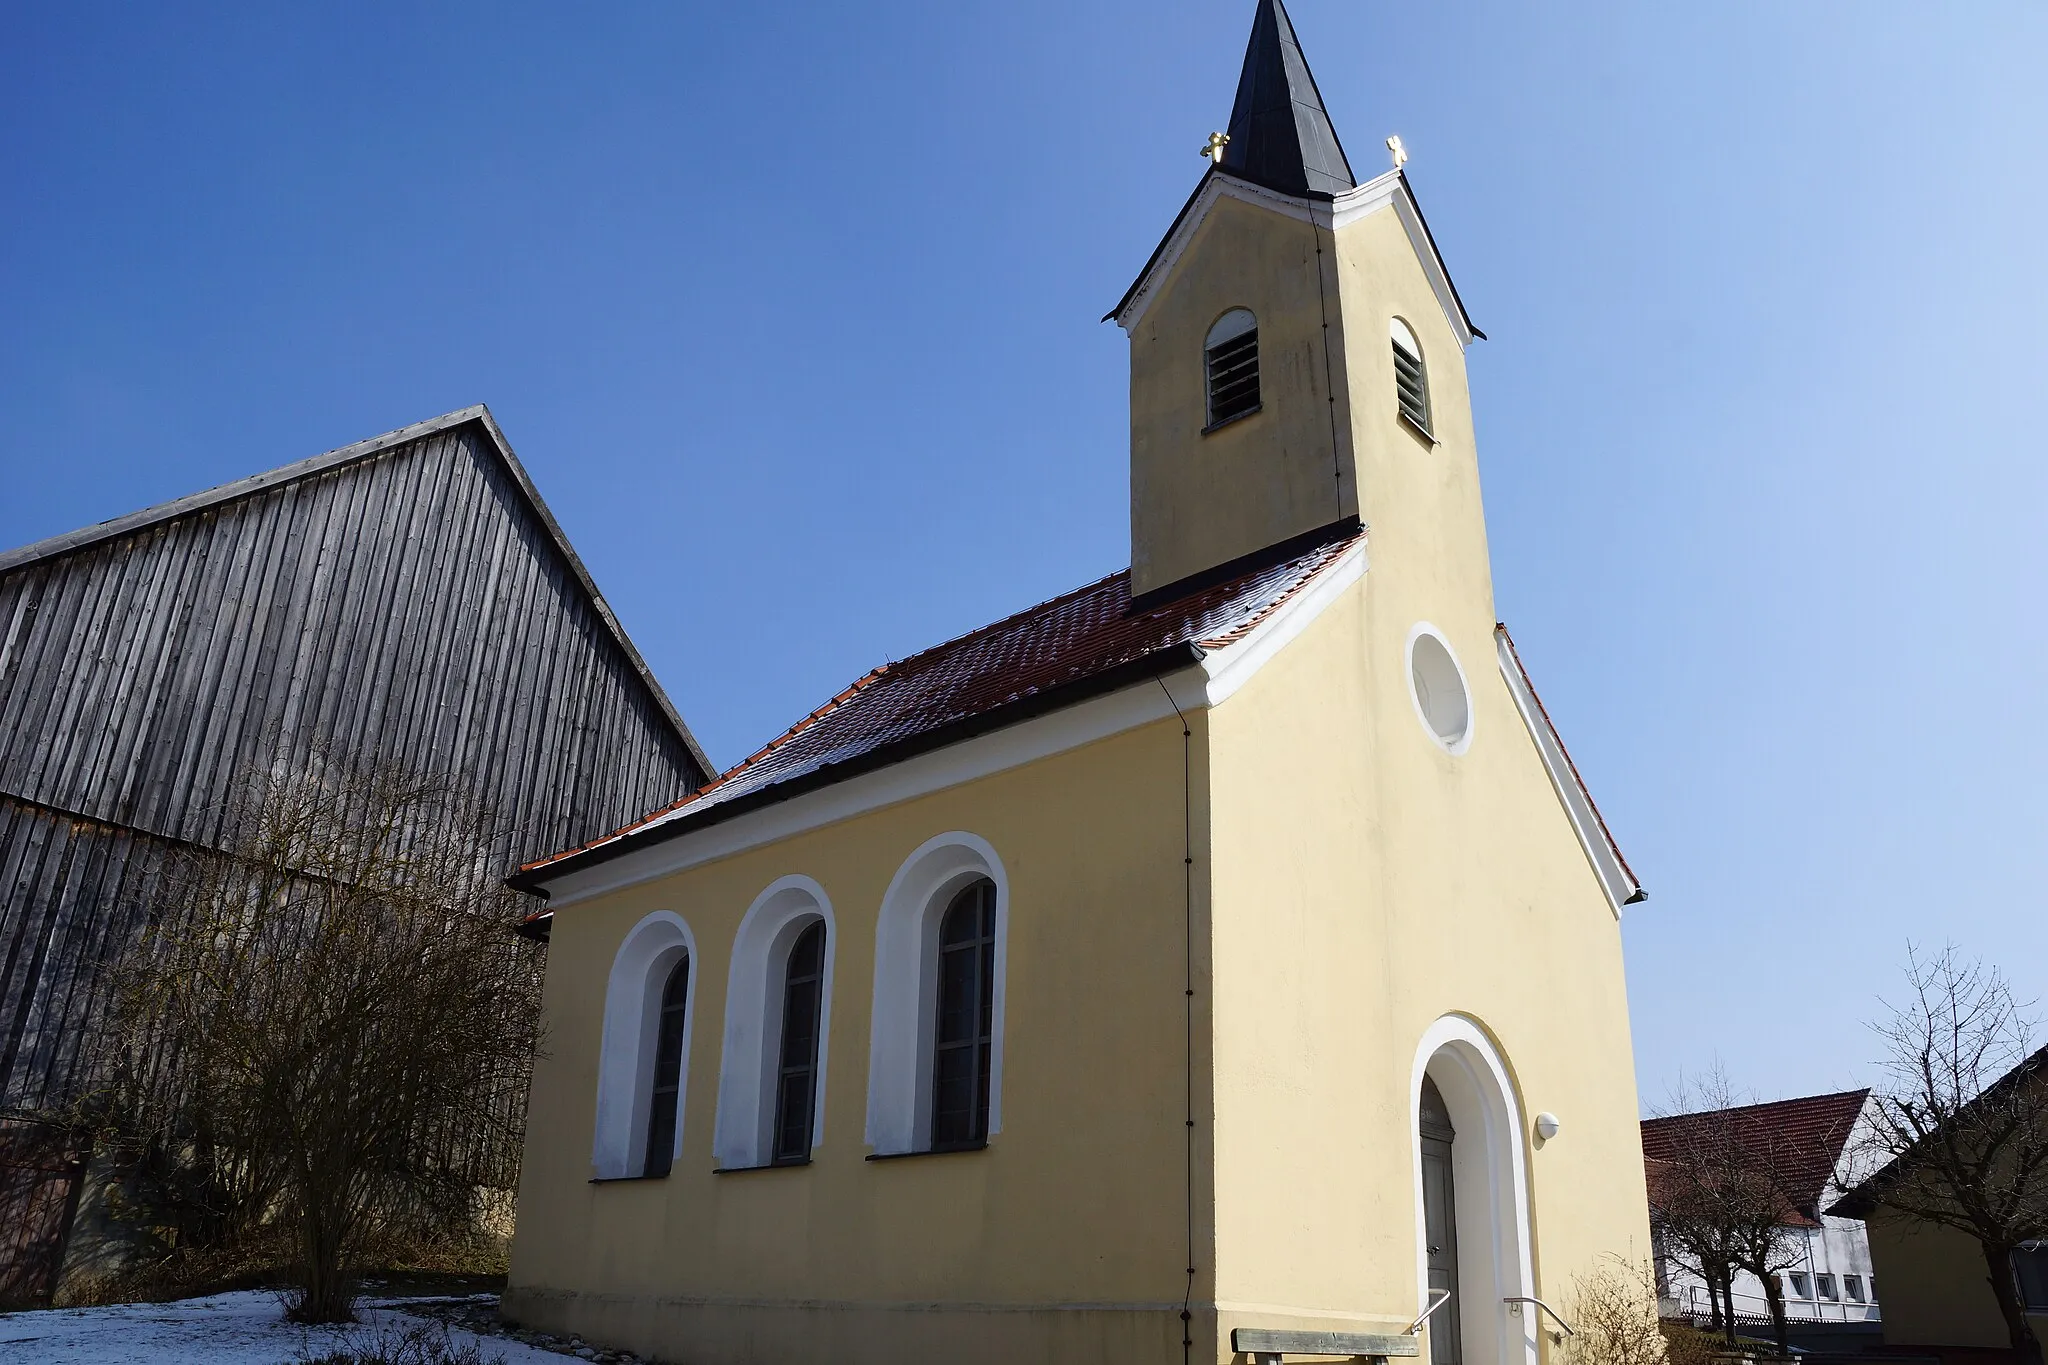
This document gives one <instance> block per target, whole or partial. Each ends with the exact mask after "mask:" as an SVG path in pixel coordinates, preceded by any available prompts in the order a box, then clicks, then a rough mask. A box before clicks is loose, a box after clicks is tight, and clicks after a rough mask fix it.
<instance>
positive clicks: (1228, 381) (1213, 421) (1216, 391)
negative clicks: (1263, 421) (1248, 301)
mask: <svg viewBox="0 0 2048 1365" xmlns="http://www.w3.org/2000/svg"><path fill="white" fill-rule="evenodd" d="M1202 355H1203V362H1204V365H1205V368H1206V372H1207V375H1208V381H1209V426H1210V427H1211V428H1214V427H1220V426H1222V425H1223V424H1224V423H1225V422H1229V421H1234V420H1236V419H1237V418H1239V417H1243V416H1245V415H1246V414H1248V413H1253V412H1257V411H1258V409H1259V320H1258V319H1257V318H1255V317H1253V316H1252V313H1251V310H1250V309H1249V308H1233V309H1231V310H1230V311H1229V312H1227V313H1225V314H1224V315H1223V316H1222V317H1220V318H1218V319H1216V322H1215V325H1214V326H1212V327H1210V328H1209V335H1208V337H1207V339H1205V340H1204V341H1203V343H1202Z"/></svg>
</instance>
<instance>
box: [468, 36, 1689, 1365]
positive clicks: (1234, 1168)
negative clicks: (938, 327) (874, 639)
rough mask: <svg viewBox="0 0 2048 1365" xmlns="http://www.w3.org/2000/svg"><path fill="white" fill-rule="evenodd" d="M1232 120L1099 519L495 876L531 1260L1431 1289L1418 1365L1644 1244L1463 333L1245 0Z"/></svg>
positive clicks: (1049, 1282) (1583, 872) (1295, 1327)
mask: <svg viewBox="0 0 2048 1365" xmlns="http://www.w3.org/2000/svg"><path fill="white" fill-rule="evenodd" d="M1218 153H1219V159H1218V160H1217V161H1216V162H1214V163H1213V164H1211V165H1210V166H1209V167H1208V168H1207V169H1206V170H1205V173H1204V174H1203V176H1202V179H1201V181H1200V183H1199V184H1198V185H1197V187H1196V188H1195V191H1194V194H1193V195H1192V197H1191V198H1190V199H1189V200H1188V202H1187V204H1186V206H1185V207H1184V208H1183V209H1182V210H1181V212H1180V214H1179V216H1178V217H1177V218H1176V219H1175V220H1174V222H1173V225H1172V227H1171V229H1170V230H1169V231H1168V233H1167V234H1166V237H1165V240H1164V241H1162V242H1161V243H1160V246H1159V249H1158V250H1157V251H1156V252H1155V253H1154V254H1153V256H1152V259H1151V260H1150V261H1149V262H1148V263H1147V264H1146V265H1145V268H1144V270H1143V272H1142V273H1141V274H1140V275H1139V277H1138V280H1137V282H1136V283H1135V284H1134V285H1133V286H1132V287H1131V289H1130V292H1129V293H1128V294H1127V295H1126V296H1125V297H1124V299H1123V301H1122V302H1120V303H1119V304H1118V305H1117V306H1116V308H1115V309H1114V310H1112V316H1113V317H1114V318H1115V319H1116V320H1117V322H1118V323H1119V324H1121V326H1122V327H1123V328H1124V330H1125V331H1126V332H1127V333H1128V335H1129V340H1130V364H1131V373H1130V383H1131V404H1130V412H1131V444H1130V460H1131V534H1132V542H1133V544H1132V565H1131V567H1130V569H1129V570H1127V571H1122V572H1118V573H1115V574H1112V575H1110V576H1109V577H1107V578H1104V579H1102V580H1100V581H1098V582H1095V583H1092V584H1089V585H1087V586H1086V587H1082V588H1079V589H1077V590H1075V591H1073V592H1070V593H1067V594H1065V595H1063V596H1060V597H1056V598H1054V599H1052V600H1051V601H1048V602H1044V603H1042V604H1040V605H1038V606H1036V607H1032V608H1030V609H1028V610H1026V611H1023V612H1020V613H1018V614H1017V615H1015V616H1011V617H1009V618H1007V619H1005V620H1002V621H999V622H997V623H995V624H993V625H991V626H988V627H985V628H983V629H981V630H978V631H975V632H973V633H971V634H969V635H966V636H963V637H961V638H960V639H957V640H954V641H952V642H950V643H948V644H943V645H939V646H937V647H936V648H933V649H930V650H927V651H925V652H923V653H921V654H917V655H913V656H912V657H910V658H908V659H905V660H902V661H901V662H898V663H893V664H890V665H888V666H886V667H883V668H878V669H876V670H875V671H874V672H872V673H869V674H867V675H866V676H864V677H862V678H861V679H860V680H859V681H857V682H856V683H854V684H853V685H852V686H851V687H849V688H847V689H846V690H845V691H843V692H841V693H840V694H839V695H838V696H836V697H834V698H832V699H831V700H830V701H829V702H827V703H826V704H825V705H824V706H822V707H820V708H819V709H818V710H816V711H814V712H812V713H811V714H810V715H809V716H807V717H805V718H804V719H802V720H801V721H799V722H798V723H797V724H796V725H795V726H794V727H792V728H791V729H790V730H789V731H788V732H787V733H786V734H784V735H782V736H781V737H779V738H778V739H776V740H775V741H774V742H773V743H771V744H769V745H768V746H767V747H766V748H764V749H762V750H761V751H760V752H759V753H757V754H755V755H754V756H753V757H752V758H750V759H749V760H747V761H746V762H744V763H742V764H740V765H739V766H738V767H736V768H734V769H733V770H732V771H730V772H728V773H726V774H725V775H724V776H723V777H721V778H720V779H719V780H718V781H716V782H714V783H712V784H710V785H708V786H706V787H705V788H704V789H703V790H702V791H701V792H698V793H696V794H694V795H693V796H691V797H689V798H687V799H685V800H683V801H681V802H678V803H676V804H675V805H673V806H671V807H668V808H666V809H663V810H659V811H657V812H655V813H654V814H652V815H650V816H649V817H648V818H646V819H644V820H641V821H639V822H637V823H634V824H632V825H630V826H628V827H626V828H623V829H622V830H620V832H618V833H617V834H615V835H612V836H610V837H607V838H604V839H600V840H597V841H595V842H593V843H591V844H589V845H587V846H585V847H582V848H580V849H576V850H573V851H570V852H566V853H563V854H561V855H559V856H556V857H553V858H549V859H545V860H542V861H540V862H537V863H535V864H534V865H532V866H530V867H528V868H525V869H523V870H522V871H521V872H520V873H519V874H518V876H516V877H515V878H514V879H513V883H514V885H516V886H518V887H520V888H521V889H524V890H528V891H532V892H535V893H538V894H541V895H544V896H546V897H547V898H548V908H547V910H546V911H545V912H542V913H541V914H540V915H538V916H537V917H536V920H535V926H534V927H535V930H536V932H546V933H548V934H550V935H551V945H552V946H551V947H550V950H549V957H548V979H547V1014H548V1020H549V1027H550V1047H549V1049H548V1052H547V1055H546V1056H545V1057H543V1058H541V1059H540V1061H539V1062H538V1063H537V1065H536V1069H535V1074H534V1089H533V1104H532V1110H531V1120H530V1124H529V1128H528V1136H527V1157H526V1162H525V1164H524V1169H523V1173H522V1183H521V1189H520V1201H519V1224H518V1229H517V1233H516V1235H515V1239H514V1245H513V1251H512V1269H511V1277H510V1285H509V1288H508V1290H507V1293H506V1296H505V1300H504V1303H505V1309H506V1312H507V1313H508V1314H509V1315H510V1316H512V1317H514V1318H516V1319H519V1320H522V1321H526V1322H532V1323H539V1324H545V1325H547V1326H548V1327H550V1328H551V1329H554V1330H560V1331H573V1332H576V1333H579V1334H581V1335H582V1336H583V1337H585V1338H586V1339H588V1340H591V1341H593V1342H604V1343H607V1344H610V1345H617V1346H623V1347H630V1348H631V1349H633V1350H635V1351H637V1352H640V1353H642V1354H646V1355H652V1356H659V1357H662V1358H675V1359H689V1360H692V1361H698V1362H705V1363H706V1365H711V1363H713V1362H736V1361H742V1360H749V1361H752V1360H775V1361H788V1362H804V1361H821V1362H822V1361H831V1362H862V1361H874V1362H881V1361H888V1362H902V1361H933V1360H973V1361H978V1362H1002V1361H1020V1362H1021V1361H1031V1362H1040V1361H1047V1360H1074V1361H1106V1360H1131V1361H1138V1360H1143V1361H1158V1362H1162V1363H1163V1362H1167V1361H1173V1362H1182V1361H1184V1360H1187V1359H1195V1360H1203V1361H1225V1360H1230V1359H1233V1358H1240V1357H1237V1356H1236V1353H1237V1352H1257V1353H1260V1354H1273V1353H1275V1352H1282V1351H1289V1350H1292V1351H1300V1350H1304V1349H1315V1348H1316V1347H1319V1348H1320V1350H1321V1351H1322V1352H1323V1353H1326V1354H1329V1353H1334V1354H1339V1355H1350V1354H1356V1353H1361V1352H1362V1353H1366V1354H1386V1353H1387V1351H1388V1349H1389V1346H1390V1344H1389V1343H1387V1342H1385V1341H1384V1340H1382V1339H1381V1338H1380V1337H1379V1336H1377V1335H1367V1334H1404V1333H1410V1332H1413V1331H1415V1330H1416V1320H1417V1318H1418V1316H1419V1315H1420V1314H1421V1313H1422V1312H1423V1311H1424V1310H1425V1309H1426V1308H1428V1307H1430V1306H1431V1304H1432V1303H1433V1302H1434V1303H1440V1304H1441V1305H1442V1306H1441V1307H1440V1308H1439V1310H1438V1312H1437V1313H1436V1314H1435V1316H1434V1317H1432V1318H1431V1319H1430V1320H1429V1325H1428V1326H1427V1327H1426V1329H1424V1330H1423V1331H1422V1332H1420V1333H1418V1335H1421V1336H1425V1337H1426V1341H1423V1342H1418V1343H1417V1345H1418V1346H1420V1347H1421V1349H1424V1350H1426V1351H1427V1352H1428V1355H1429V1357H1430V1358H1432V1359H1434V1360H1435V1361H1437V1362H1439V1365H1443V1363H1444V1362H1451V1363H1452V1365H1508V1362H1515V1365H1534V1362H1535V1361H1537V1360H1538V1358H1539V1355H1540V1354H1543V1353H1545V1352H1547V1351H1548V1350H1549V1349H1550V1348H1549V1347H1548V1346H1547V1345H1546V1344H1545V1343H1546V1342H1547V1341H1548V1340H1550V1339H1551V1334H1552V1332H1553V1331H1554V1330H1555V1327H1554V1324H1553V1323H1551V1322H1550V1321H1549V1320H1548V1319H1547V1318H1546V1317H1545V1316H1544V1313H1545V1310H1544V1309H1543V1308H1541V1307H1539V1306H1538V1305H1537V1304H1536V1303H1535V1302H1534V1301H1535V1300H1536V1299H1538V1298H1542V1299H1545V1300H1547V1301H1548V1302H1549V1303H1550V1304H1551V1305H1552V1306H1554V1307H1557V1308H1559V1309H1560V1310H1563V1309H1564V1308H1565V1307H1566V1306H1567V1305H1568V1304H1569V1302H1570V1299H1571V1295H1572V1293H1573V1282H1574V1278H1575V1277H1577V1276H1581V1275H1586V1274H1593V1273H1598V1272H1600V1271H1602V1270H1603V1269H1610V1270H1611V1269H1625V1266H1624V1265H1622V1263H1621V1262H1619V1261H1617V1260H1616V1259H1614V1258H1625V1259H1627V1260H1634V1261H1638V1262H1639V1261H1641V1260H1644V1259H1646V1258H1647V1257H1648V1254H1649V1249H1650V1232H1649V1224H1648V1220H1647V1217H1646V1212H1645V1209H1646V1205H1645V1198H1644V1189H1643V1184H1642V1176H1641V1172H1642V1169H1643V1168H1642V1157H1641V1147H1640V1143H1639V1139H1638V1134H1637V1127H1636V1114H1637V1110H1636V1093H1635V1086H1634V1080H1633V1077H1634V1067H1633V1062H1632V1058H1631V1057H1630V1053H1629V1028H1628V1006H1627V992H1626V989H1625V984H1624V981H1623V970H1622V947H1621V933H1620V919H1621V914H1622V908H1623V906H1624V905H1625V904H1626V903H1628V902H1631V901H1634V900H1638V899H1640V898H1641V894H1642V893H1641V891H1640V889H1639V887H1638V886H1637V883H1636V881H1635V879H1634V877H1633V876H1632V875H1631V874H1630V872H1629V870H1628V868H1627V865H1626V864H1625V863H1624V862H1623V860H1622V859H1621V856H1620V854H1619V853H1618V852H1617V851H1616V849H1615V846H1614V843H1613V841H1612V840H1611V839H1610V838H1609V836H1608V833H1607V830H1606V828H1605V826H1604V825H1602V823H1601V821H1600V817H1599V815H1598V814H1597V812H1596V811H1595V810H1594V808H1593V804H1592V802H1591V800H1590V798H1589V797H1588V796H1587V793H1586V789H1585V787H1584V786H1583V785H1582V784H1581V783H1580V781H1579V778H1578V775H1577V773H1576V772H1574V770H1573V768H1572V766H1571V763H1570V761H1569V760H1568V759H1567V758H1566V756H1565V753H1564V750H1563V747H1562V746H1561V745H1560V743H1559V741H1558V738H1557V735H1556V733H1555V732H1554V730H1553V729H1552V728H1551V725H1550V722H1549V720H1548V718H1547V717H1546V716H1545V714H1544V711H1543V709H1542V707H1541V706H1540V705H1539V704H1538V702H1537V700H1536V696H1535V693H1534V691H1533V690H1532V689H1531V687H1530V684H1529V680H1528V677H1527V676H1526V674H1525V673H1524V672H1523V669H1522V666H1521V664H1520V662H1519V661H1518V660H1517V658H1516V655H1515V651H1514V648H1513V646H1512V644H1511V643H1510V641H1509V639H1508V636H1507V633H1506V632H1505V630H1503V629H1501V628H1500V627H1499V626H1498V625H1497V624H1496V621H1495V617H1494V603H1493V585H1492V579H1491V574H1490V569H1489V566H1488V557H1487V540H1486V527H1485V522H1484V518H1483V515H1482V511H1481V505H1480V491H1479V472H1478V463H1477V450H1476V446H1475V443H1474V438H1473V428H1472V413H1471V408H1470V404H1469V399H1468V395H1467V390H1466V374H1465V356H1464V351H1465V347H1466V346H1467V345H1468V344H1469V343H1470V342H1471V341H1472V340H1474V339H1475V338H1476V337H1477V336H1478V335H1479V333H1478V332H1477V331H1476V329H1474V327H1473V326H1472V323H1471V321H1470V320H1469V319H1468V318H1467V316H1466V313H1465V309H1464V307H1463V305H1462V304H1461V303H1460V301H1459V299H1458V295H1457V293H1456V291H1455V290H1454V289H1453V288H1452V287H1451V283H1450V279H1449V277H1448V275H1447V274H1446V273H1445V270H1444V266H1443V262H1442V260H1441V259H1440V258H1439V256H1438V254H1437V251H1436V248H1435V246H1434V245H1433V243H1432V242H1431V240H1430V236H1429V233H1428V230H1427V229H1426V228H1425V227H1424V225H1423V221H1422V217H1421V214H1420V212H1419V211H1418V209H1417V207H1416V202H1415V199H1414V196H1413V193H1412V191H1411V190H1410V188H1409V185H1408V182H1407V180H1406V179H1405V178H1404V176H1403V175H1402V173H1401V172H1400V171H1399V170H1393V171H1389V172H1388V173H1386V174H1384V175H1380V176H1378V177H1377V178H1374V179H1371V180H1368V181H1367V182H1366V183H1364V184H1362V185H1361V184H1357V183H1355V182H1354V177H1353V174H1352V171H1351V167H1350V165H1349V163H1348V162H1347V161H1346V159H1345V156H1344V153H1343V151H1342V149H1341V147H1340V146H1339V144H1338V141H1337V138H1336V134H1335V132H1334V131H1333V130H1332V128H1331V126H1330V123H1329V120H1328V117H1327V115H1326V114H1325V112H1324V110H1323V107H1322V103H1321V100H1320V97H1319V96H1318V95H1317V93H1316V88H1315V83H1314V81H1313V79H1312V78H1311V77H1310V75H1309V72H1308V67H1307V64H1306V63H1305V61H1304V60H1303V57H1302V53H1301V50H1300V48H1299V46H1298V45H1297V44H1296V42H1295V39H1294V34H1293V31H1292V29H1291V27H1290V25H1289V23H1288V20H1287V16H1286V14H1285V12H1284V10H1282V8H1281V6H1280V5H1279V3H1278V2H1277V0H1260V3H1259V4H1258V9H1257V19H1256V24H1255V27H1254V30H1253V36H1252V41H1251V44H1250V47H1249V50H1248V51H1247V53H1246V57H1245V64H1244V74H1243V77H1242V80H1241V83H1240V85H1239V89H1238V96H1237V103H1236V106H1235V108H1234V109H1233V111H1232V114H1231V118H1230V125H1229V140H1228V141H1227V142H1220V140H1219V147H1218ZM989 420H990V421H991V422H1000V421H1002V420H1003V417H1002V414H1000V413H991V414H989ZM963 458H971V454H969V455H963ZM1362 523H1364V524H1369V526H1370V530H1367V529H1364V526H1363V525H1362ZM960 571H961V562H960V561H958V560H954V561H949V562H948V563H945V564H934V565H933V572H934V573H958V572H960ZM1287 1332H1302V1333H1311V1334H1314V1335H1312V1336H1307V1337H1288V1336H1284V1335H1283V1336H1272V1335H1263V1336H1262V1335H1260V1334H1261V1333H1287ZM1308 1342H1313V1343H1315V1344H1316V1345H1315V1346H1314V1347H1312V1346H1309V1345H1306V1344H1305V1343H1308ZM1403 1344H1405V1343H1392V1345H1396V1346H1398V1345H1403Z"/></svg>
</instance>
